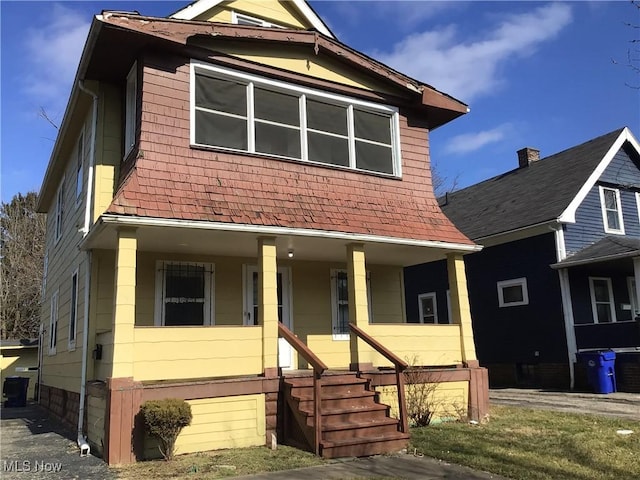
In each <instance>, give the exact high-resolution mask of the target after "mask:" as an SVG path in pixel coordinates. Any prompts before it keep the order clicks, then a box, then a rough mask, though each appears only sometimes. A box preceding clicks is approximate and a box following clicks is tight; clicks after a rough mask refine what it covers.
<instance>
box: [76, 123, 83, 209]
mask: <svg viewBox="0 0 640 480" xmlns="http://www.w3.org/2000/svg"><path fill="white" fill-rule="evenodd" d="M84 141H85V139H84V128H82V130H80V136H79V137H78V145H77V149H78V150H77V152H76V161H77V163H76V171H75V174H76V190H75V193H74V195H75V204H76V208H78V207H79V206H80V205H81V204H82V194H83V193H84V154H85V152H84Z"/></svg>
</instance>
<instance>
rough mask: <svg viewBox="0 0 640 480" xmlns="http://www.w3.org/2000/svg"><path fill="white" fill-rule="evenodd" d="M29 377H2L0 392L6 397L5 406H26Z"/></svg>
mask: <svg viewBox="0 0 640 480" xmlns="http://www.w3.org/2000/svg"><path fill="white" fill-rule="evenodd" d="M28 389H29V377H7V378H5V379H4V385H3V386H2V394H3V395H4V396H5V397H7V400H5V402H4V406H5V407H26V406H27V390H28Z"/></svg>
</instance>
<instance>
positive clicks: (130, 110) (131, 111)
mask: <svg viewBox="0 0 640 480" xmlns="http://www.w3.org/2000/svg"><path fill="white" fill-rule="evenodd" d="M137 94H138V64H137V63H134V64H133V66H132V67H131V70H129V74H128V75H127V90H126V97H125V106H124V108H125V116H124V158H127V155H129V152H131V149H132V148H133V145H134V144H135V143H136V117H137V105H138V102H137Z"/></svg>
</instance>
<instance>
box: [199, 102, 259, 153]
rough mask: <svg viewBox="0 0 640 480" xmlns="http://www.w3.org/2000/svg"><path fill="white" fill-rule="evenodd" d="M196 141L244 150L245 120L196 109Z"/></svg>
mask: <svg viewBox="0 0 640 480" xmlns="http://www.w3.org/2000/svg"><path fill="white" fill-rule="evenodd" d="M196 143H199V144H202V145H212V146H216V147H226V148H234V149H237V150H246V149H247V121H246V120H242V119H239V118H233V117H227V116H225V115H216V114H215V113H209V112H202V111H196Z"/></svg>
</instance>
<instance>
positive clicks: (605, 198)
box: [600, 186, 624, 235]
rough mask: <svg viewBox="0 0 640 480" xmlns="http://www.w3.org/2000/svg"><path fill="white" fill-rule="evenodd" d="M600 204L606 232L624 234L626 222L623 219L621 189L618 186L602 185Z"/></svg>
mask: <svg viewBox="0 0 640 480" xmlns="http://www.w3.org/2000/svg"><path fill="white" fill-rule="evenodd" d="M600 204H601V207H602V220H603V222H604V231H605V232H606V233H617V234H621V235H624V222H623V219H622V205H621V202H620V190H618V189H617V188H607V187H602V186H601V187H600Z"/></svg>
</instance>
